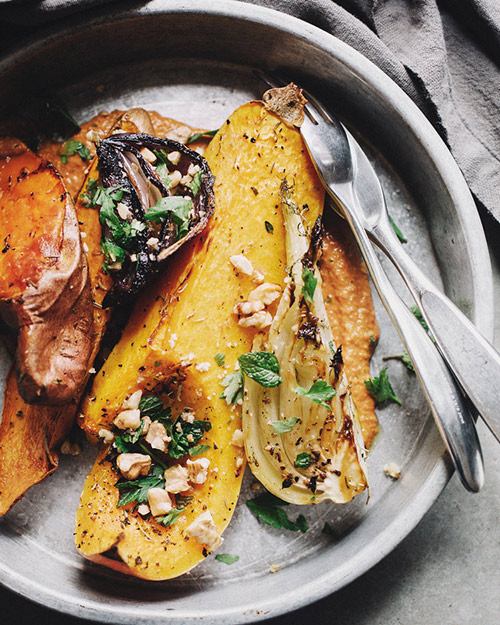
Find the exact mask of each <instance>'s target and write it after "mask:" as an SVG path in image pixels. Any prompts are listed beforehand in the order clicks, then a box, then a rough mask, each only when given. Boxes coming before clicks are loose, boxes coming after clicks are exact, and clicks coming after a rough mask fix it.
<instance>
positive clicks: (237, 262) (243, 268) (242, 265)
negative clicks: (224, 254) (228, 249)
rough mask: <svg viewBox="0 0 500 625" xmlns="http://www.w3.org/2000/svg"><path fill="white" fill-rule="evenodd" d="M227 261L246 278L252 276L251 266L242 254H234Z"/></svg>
mask: <svg viewBox="0 0 500 625" xmlns="http://www.w3.org/2000/svg"><path fill="white" fill-rule="evenodd" d="M229 260H230V262H231V264H232V265H233V267H234V268H235V269H236V270H237V271H239V272H241V273H244V274H245V275H247V276H251V275H252V274H253V265H252V263H251V262H250V261H249V260H248V258H247V257H246V256H244V255H243V254H235V255H234V256H231V258H230V259H229Z"/></svg>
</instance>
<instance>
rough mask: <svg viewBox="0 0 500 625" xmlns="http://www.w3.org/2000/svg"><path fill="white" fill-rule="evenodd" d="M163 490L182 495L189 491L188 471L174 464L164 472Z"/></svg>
mask: <svg viewBox="0 0 500 625" xmlns="http://www.w3.org/2000/svg"><path fill="white" fill-rule="evenodd" d="M165 490H166V491H167V493H174V494H175V493H183V492H184V491H186V490H189V481H188V470H187V469H186V467H183V466H182V465H180V464H175V465H174V466H172V467H169V468H168V469H167V470H166V471H165Z"/></svg>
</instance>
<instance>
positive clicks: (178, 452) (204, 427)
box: [168, 418, 212, 458]
mask: <svg viewBox="0 0 500 625" xmlns="http://www.w3.org/2000/svg"><path fill="white" fill-rule="evenodd" d="M211 429H212V424H211V423H210V422H209V421H193V422H192V423H189V421H183V420H182V419H180V418H178V419H177V420H176V422H175V423H174V425H173V426H172V430H171V432H169V435H170V436H171V437H172V440H171V441H170V443H169V445H168V454H169V456H170V457H171V458H182V457H183V456H185V455H186V454H187V453H188V452H189V450H190V449H192V448H194V447H195V445H196V443H197V442H198V441H199V440H200V438H201V437H202V436H203V434H204V433H205V432H208V431H209V430H211ZM189 435H190V439H191V440H188V436H189Z"/></svg>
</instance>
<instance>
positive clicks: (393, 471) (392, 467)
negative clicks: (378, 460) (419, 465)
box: [384, 462, 401, 480]
mask: <svg viewBox="0 0 500 625" xmlns="http://www.w3.org/2000/svg"><path fill="white" fill-rule="evenodd" d="M384 472H385V474H386V475H387V476H388V477H391V478H392V479H393V480H399V478H400V477H401V469H400V468H399V466H398V465H397V464H396V463H395V462H389V464H386V465H385V467H384Z"/></svg>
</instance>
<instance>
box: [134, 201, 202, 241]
mask: <svg viewBox="0 0 500 625" xmlns="http://www.w3.org/2000/svg"><path fill="white" fill-rule="evenodd" d="M192 208H193V202H192V200H190V199H186V198H184V197H180V196H177V195H171V196H169V197H162V198H160V199H159V200H158V202H157V203H156V204H155V205H154V206H152V207H151V208H148V210H147V211H146V213H145V214H144V219H145V220H146V221H153V222H155V223H161V222H162V221H163V220H164V219H166V217H167V216H168V215H169V214H170V215H171V217H172V221H173V222H174V224H175V225H176V226H177V240H179V239H182V237H184V236H185V235H186V234H187V233H188V231H189V222H190V219H189V213H190V211H191V209H192Z"/></svg>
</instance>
